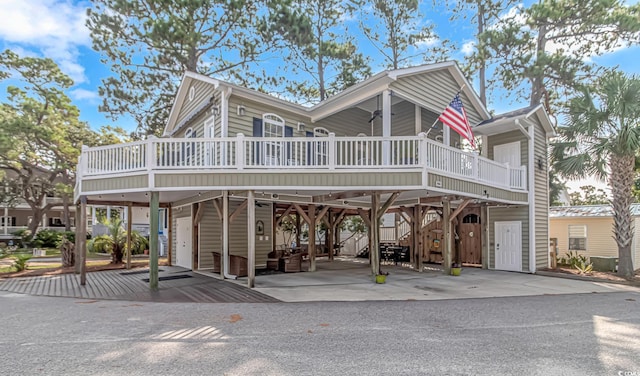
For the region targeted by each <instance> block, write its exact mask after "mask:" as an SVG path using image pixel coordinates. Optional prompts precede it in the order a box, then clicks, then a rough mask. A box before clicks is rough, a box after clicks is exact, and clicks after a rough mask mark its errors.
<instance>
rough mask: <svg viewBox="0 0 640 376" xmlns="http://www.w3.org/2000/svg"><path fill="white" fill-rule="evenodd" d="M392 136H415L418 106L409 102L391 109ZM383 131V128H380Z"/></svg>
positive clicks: (400, 103)
mask: <svg viewBox="0 0 640 376" xmlns="http://www.w3.org/2000/svg"><path fill="white" fill-rule="evenodd" d="M391 112H392V113H393V116H392V117H391V136H415V134H416V106H415V104H413V103H411V102H407V101H402V102H399V103H396V104H395V105H394V106H393V107H391ZM379 128H380V129H382V127H379Z"/></svg>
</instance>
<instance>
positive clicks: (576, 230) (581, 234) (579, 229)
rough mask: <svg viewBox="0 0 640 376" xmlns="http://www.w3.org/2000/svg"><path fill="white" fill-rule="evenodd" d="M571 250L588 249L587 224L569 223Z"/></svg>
mask: <svg viewBox="0 0 640 376" xmlns="http://www.w3.org/2000/svg"><path fill="white" fill-rule="evenodd" d="M569 250H570V251H586V250H587V226H586V225H569Z"/></svg>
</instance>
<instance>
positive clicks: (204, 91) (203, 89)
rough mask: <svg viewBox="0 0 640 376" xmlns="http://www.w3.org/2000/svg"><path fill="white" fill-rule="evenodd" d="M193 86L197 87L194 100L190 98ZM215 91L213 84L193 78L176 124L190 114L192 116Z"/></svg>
mask: <svg viewBox="0 0 640 376" xmlns="http://www.w3.org/2000/svg"><path fill="white" fill-rule="evenodd" d="M192 87H193V88H195V95H194V97H193V99H192V100H189V90H191V88H192ZM214 92H215V89H214V87H213V85H211V84H209V83H206V82H203V81H199V80H193V81H192V83H191V86H189V89H188V90H187V95H186V96H185V100H184V103H183V105H182V108H181V109H180V111H179V112H178V117H177V119H176V126H178V125H180V124H181V123H182V122H183V121H184V120H185V119H187V118H188V117H189V116H192V115H193V113H194V111H195V110H196V109H197V108H198V107H199V106H200V105H201V104H202V103H206V102H208V101H209V98H211V95H213V93H214ZM185 128H186V127H185Z"/></svg>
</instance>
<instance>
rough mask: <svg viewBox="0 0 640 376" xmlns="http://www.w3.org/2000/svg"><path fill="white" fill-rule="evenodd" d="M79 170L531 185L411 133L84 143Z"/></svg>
mask: <svg viewBox="0 0 640 376" xmlns="http://www.w3.org/2000/svg"><path fill="white" fill-rule="evenodd" d="M79 167H80V171H79V172H80V173H79V175H80V176H99V175H109V174H121V173H125V172H136V171H151V170H198V169H212V168H213V169H235V170H244V169H247V170H268V169H286V170H291V169H293V170H311V171H314V170H316V171H317V170H327V169H328V170H341V169H394V170H396V169H403V168H406V169H409V168H426V169H427V170H429V171H432V172H437V173H443V174H446V175H448V176H452V177H456V178H462V179H465V180H473V181H479V182H482V183H487V184H490V185H493V186H498V187H504V188H510V189H518V190H526V189H527V181H526V167H525V166H521V167H520V166H519V167H510V166H508V165H506V164H501V163H498V162H495V161H492V160H489V159H487V158H484V157H481V156H479V155H477V153H469V152H464V151H462V150H460V149H457V148H453V147H449V146H445V145H443V144H441V143H438V142H436V141H433V140H430V139H428V138H426V137H425V135H424V134H421V135H418V136H411V137H390V138H382V137H335V136H334V135H333V134H329V136H328V137H322V138H320V137H318V138H304V137H288V138H265V137H245V136H244V135H242V134H239V135H238V136H237V137H233V138H216V139H203V138H198V139H195V138H170V139H157V138H155V139H149V140H145V141H138V142H132V143H127V144H116V145H109V146H101V147H96V148H86V147H85V148H83V150H82V155H81V158H80V161H79Z"/></svg>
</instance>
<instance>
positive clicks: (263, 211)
mask: <svg viewBox="0 0 640 376" xmlns="http://www.w3.org/2000/svg"><path fill="white" fill-rule="evenodd" d="M241 203H242V201H230V202H229V213H233V212H234V211H235V210H236V209H237V208H238V207H239V206H240V204H241ZM259 203H260V206H256V218H255V220H256V221H259V220H260V221H262V222H263V223H264V235H256V268H264V267H266V265H267V254H268V253H269V252H271V248H272V241H271V236H272V235H271V232H272V231H271V228H272V227H273V223H272V220H271V215H272V210H273V209H272V206H271V205H272V204H271V203H263V202H259ZM261 237H262V238H261ZM247 239H248V237H247V209H243V210H242V211H241V212H240V213H239V214H238V215H237V216H236V217H235V218H234V221H233V222H231V223H230V224H229V253H230V254H232V255H237V256H243V257H247V247H248V241H247Z"/></svg>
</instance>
